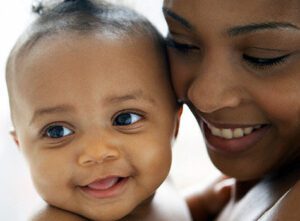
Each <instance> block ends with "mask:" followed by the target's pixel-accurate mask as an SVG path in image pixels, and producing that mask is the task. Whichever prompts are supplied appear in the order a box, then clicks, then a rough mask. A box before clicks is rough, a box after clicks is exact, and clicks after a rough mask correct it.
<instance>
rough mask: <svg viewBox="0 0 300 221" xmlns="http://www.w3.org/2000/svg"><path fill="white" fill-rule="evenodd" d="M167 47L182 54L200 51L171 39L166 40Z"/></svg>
mask: <svg viewBox="0 0 300 221" xmlns="http://www.w3.org/2000/svg"><path fill="white" fill-rule="evenodd" d="M166 45H167V47H170V48H174V49H176V50H177V51H179V52H181V53H188V52H190V51H192V50H199V48H198V47H196V46H194V45H191V44H183V43H179V42H177V41H175V40H173V39H172V38H170V37H167V38H166Z"/></svg>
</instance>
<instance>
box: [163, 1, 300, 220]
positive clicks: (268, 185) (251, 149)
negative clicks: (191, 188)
mask: <svg viewBox="0 0 300 221" xmlns="http://www.w3.org/2000/svg"><path fill="white" fill-rule="evenodd" d="M163 10H164V15H165V18H166V20H167V23H168V26H169V35H168V38H167V39H168V45H169V55H170V61H171V69H172V77H173V83H174V87H175V90H176V93H177V96H178V98H179V100H180V101H181V102H184V103H186V104H187V105H188V106H189V107H190V108H191V110H192V111H193V113H194V115H195V117H196V119H197V121H198V123H199V125H200V127H201V129H202V132H203V135H204V138H205V140H206V146H207V150H208V153H209V155H210V158H211V160H212V161H213V163H214V164H215V166H216V167H218V169H220V170H221V171H222V172H223V173H224V174H226V175H228V176H232V177H234V178H235V179H236V183H235V187H234V189H233V194H232V198H231V201H230V202H229V203H228V204H227V206H226V208H225V209H224V210H223V212H222V213H221V215H220V216H219V217H218V220H226V221H230V220H275V219H276V220H299V217H300V211H299V209H298V210H297V207H298V206H297V205H299V203H300V182H298V180H299V177H300V170H299V162H300V160H299V159H300V147H299V143H300V142H299V141H300V138H299V137H300V118H299V117H300V111H299V110H300V100H299V97H300V84H299V82H300V16H299V15H300V14H299V11H300V1H299V0H294V1H293V0H291V1H280V0H260V1H247V0H242V1H236V0H226V1H223V0H185V1H182V0H165V1H164V9H163ZM189 204H190V208H191V211H192V213H193V216H194V219H195V220H200V217H201V216H200V215H199V214H198V213H197V208H198V206H199V205H198V200H197V196H193V197H192V198H190V199H189Z"/></svg>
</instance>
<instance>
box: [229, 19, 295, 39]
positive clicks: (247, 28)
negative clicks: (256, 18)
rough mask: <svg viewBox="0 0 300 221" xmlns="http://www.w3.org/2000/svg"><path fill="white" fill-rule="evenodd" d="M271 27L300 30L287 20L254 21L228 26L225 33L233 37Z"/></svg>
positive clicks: (270, 28)
mask: <svg viewBox="0 0 300 221" xmlns="http://www.w3.org/2000/svg"><path fill="white" fill-rule="evenodd" d="M272 29H292V30H297V31H300V28H299V27H298V26H296V25H294V24H292V23H288V22H265V23H254V24H249V25H242V26H237V27H233V28H230V29H229V30H228V31H227V34H228V35H229V36H230V37H235V36H239V35H243V34H249V33H252V32H258V31H264V30H272Z"/></svg>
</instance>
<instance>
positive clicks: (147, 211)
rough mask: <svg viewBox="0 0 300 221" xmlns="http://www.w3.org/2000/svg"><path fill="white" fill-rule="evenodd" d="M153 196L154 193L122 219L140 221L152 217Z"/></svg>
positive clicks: (123, 220)
mask: <svg viewBox="0 0 300 221" xmlns="http://www.w3.org/2000/svg"><path fill="white" fill-rule="evenodd" d="M153 197H154V194H153V195H152V196H151V197H149V198H148V199H146V200H145V201H144V202H142V203H141V204H140V205H139V206H137V207H136V208H135V209H134V211H133V212H132V213H130V214H129V215H127V216H126V217H124V218H122V219H121V220H120V221H140V220H146V219H147V217H151V214H152V213H153V210H154V208H153Z"/></svg>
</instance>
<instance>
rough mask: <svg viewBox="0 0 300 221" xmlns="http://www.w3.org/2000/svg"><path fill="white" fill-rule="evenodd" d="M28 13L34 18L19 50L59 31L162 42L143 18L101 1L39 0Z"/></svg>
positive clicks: (130, 10) (152, 27)
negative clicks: (118, 35) (145, 38)
mask: <svg viewBox="0 0 300 221" xmlns="http://www.w3.org/2000/svg"><path fill="white" fill-rule="evenodd" d="M32 11H33V12H34V13H35V14H36V15H37V17H36V19H35V20H34V22H33V23H32V24H31V25H30V26H29V28H28V29H27V31H26V38H25V39H24V38H23V42H22V46H23V47H25V48H26V47H27V46H29V47H30V46H32V45H34V44H35V43H36V42H37V41H38V40H39V39H41V38H42V37H44V36H51V35H53V34H55V33H58V32H62V31H65V32H67V31H74V32H77V33H79V34H84V33H90V32H93V31H96V32H100V33H101V32H109V33H115V34H125V35H131V34H141V35H145V34H146V35H149V36H151V37H152V38H154V39H155V40H158V42H160V43H162V41H163V40H162V39H163V38H162V37H161V35H160V33H159V32H158V31H157V29H156V28H155V27H154V26H153V25H152V24H151V23H150V22H149V21H148V20H147V19H146V18H145V17H144V16H142V15H140V14H139V13H137V12H135V11H134V10H132V9H129V8H127V7H125V6H119V5H114V4H111V3H108V2H105V1H102V0H98V1H97V0H60V1H59V0H54V1H53V0H52V1H51V0H50V1H49V0H48V1H43V0H40V1H38V2H37V3H36V4H34V5H33V6H32ZM23 37H24V36H23Z"/></svg>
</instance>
